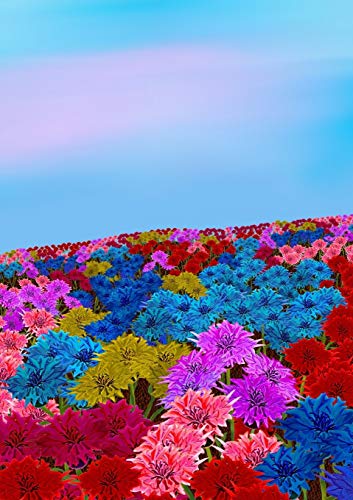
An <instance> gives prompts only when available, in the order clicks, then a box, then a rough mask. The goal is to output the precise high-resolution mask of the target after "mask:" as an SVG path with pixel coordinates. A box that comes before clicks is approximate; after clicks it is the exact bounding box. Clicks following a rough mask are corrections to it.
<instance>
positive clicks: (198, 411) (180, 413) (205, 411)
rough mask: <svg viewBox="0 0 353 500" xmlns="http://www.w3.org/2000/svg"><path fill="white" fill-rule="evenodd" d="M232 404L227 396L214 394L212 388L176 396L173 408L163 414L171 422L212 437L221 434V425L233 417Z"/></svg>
mask: <svg viewBox="0 0 353 500" xmlns="http://www.w3.org/2000/svg"><path fill="white" fill-rule="evenodd" d="M231 411H232V405H231V403H230V402H229V400H228V397H226V396H214V395H213V394H212V393H211V390H204V391H197V392H195V391H193V390H192V389H189V390H188V391H187V392H186V394H185V395H184V396H180V397H177V398H175V400H174V402H173V403H172V405H171V408H170V409H169V410H168V411H167V412H166V413H164V414H163V416H162V418H165V419H168V423H169V424H177V425H182V426H186V427H192V428H193V429H199V430H200V431H202V433H203V434H207V433H210V436H211V437H214V436H220V435H222V432H221V430H220V427H225V426H226V425H227V420H228V419H230V418H231Z"/></svg>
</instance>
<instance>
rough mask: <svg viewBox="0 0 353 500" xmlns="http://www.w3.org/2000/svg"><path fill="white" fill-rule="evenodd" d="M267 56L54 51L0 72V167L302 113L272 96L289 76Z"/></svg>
mask: <svg viewBox="0 0 353 500" xmlns="http://www.w3.org/2000/svg"><path fill="white" fill-rule="evenodd" d="M291 73H293V72H291V71H290V70H289V71H287V72H285V73H284V72H283V69H281V65H280V64H278V63H276V62H273V61H272V62H271V61H267V62H266V61H264V60H263V59H262V58H261V57H254V56H252V57H249V55H248V54H242V53H239V52H236V51H234V50H231V49H225V48H209V47H167V48H163V49H157V48H156V49H149V50H138V51H137V50H136V51H125V52H116V53H109V54H103V55H102V54H97V55H90V56H72V57H65V58H63V57H60V58H53V59H50V60H45V59H41V60H36V61H32V62H27V63H22V65H21V66H19V67H7V68H6V67H5V68H2V69H0V109H1V112H0V128H1V133H0V165H1V164H3V165H4V166H2V167H1V169H2V170H4V169H6V168H13V165H15V164H16V163H17V162H20V161H22V160H24V159H27V158H31V159H36V158H41V157H43V155H47V154H48V153H49V154H54V155H55V154H59V153H60V152H63V151H67V150H70V149H76V150H77V149H80V148H84V147H85V146H87V145H91V144H92V143H98V144H99V143H101V142H104V141H107V140H109V141H111V140H114V139H116V140H117V141H118V140H121V139H124V138H126V137H132V136H135V135H136V136H137V137H138V134H141V133H145V132H146V131H149V132H151V131H154V130H155V131H158V130H163V129H165V128H166V127H173V126H174V125H178V126H180V125H185V126H189V125H193V124H195V125H198V124H199V125H200V124H201V125H202V124H203V123H211V124H215V125H216V126H217V123H219V124H224V123H232V124H233V125H234V124H235V125H239V126H243V125H247V124H253V123H258V122H260V121H261V120H268V121H269V122H271V121H272V122H276V123H277V122H278V123H279V122H281V121H283V120H286V121H287V120H295V119H303V118H305V117H306V116H307V115H308V113H309V114H310V105H308V104H309V103H306V102H305V100H304V101H301V102H297V101H296V100H294V101H293V102H292V103H291V101H290V99H289V100H288V96H287V99H283V97H282V98H281V96H280V97H278V90H279V89H281V87H282V86H283V83H284V82H288V81H289V80H290V78H291Z"/></svg>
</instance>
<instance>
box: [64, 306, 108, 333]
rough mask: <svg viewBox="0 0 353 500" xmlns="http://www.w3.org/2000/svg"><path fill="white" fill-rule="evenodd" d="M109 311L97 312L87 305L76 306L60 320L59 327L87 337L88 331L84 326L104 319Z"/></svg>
mask: <svg viewBox="0 0 353 500" xmlns="http://www.w3.org/2000/svg"><path fill="white" fill-rule="evenodd" d="M107 314H109V313H107V312H102V313H98V314H95V313H94V312H93V311H92V309H89V308H87V307H83V306H80V307H74V308H73V309H71V310H70V311H69V312H68V313H67V314H65V315H64V317H63V318H62V319H61V320H60V321H59V329H61V330H63V331H64V332H67V333H68V334H69V335H79V336H80V337H85V336H86V332H85V330H84V327H85V326H87V325H89V324H91V323H93V322H94V321H98V320H100V319H103V318H104V316H106V315H107Z"/></svg>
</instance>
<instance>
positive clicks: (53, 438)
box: [39, 408, 105, 468]
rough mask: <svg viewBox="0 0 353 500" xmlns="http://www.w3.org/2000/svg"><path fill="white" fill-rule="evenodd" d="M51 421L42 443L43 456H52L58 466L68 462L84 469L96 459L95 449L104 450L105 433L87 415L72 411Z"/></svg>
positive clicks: (42, 434) (69, 409)
mask: <svg viewBox="0 0 353 500" xmlns="http://www.w3.org/2000/svg"><path fill="white" fill-rule="evenodd" d="M49 422H50V425H47V426H45V427H43V430H42V433H41V436H40V439H39V444H40V446H41V448H42V450H43V452H42V453H43V456H46V457H52V458H53V459H54V460H55V465H56V466H62V465H64V464H65V463H67V464H68V465H69V466H70V467H72V468H80V467H83V466H85V465H86V464H87V463H88V461H89V460H90V459H95V458H96V455H95V453H94V450H100V448H101V446H100V445H101V440H102V438H104V435H105V432H104V429H102V428H101V427H99V426H96V425H95V421H94V420H93V419H92V417H91V416H90V415H89V414H88V413H87V412H85V411H83V412H81V411H74V410H73V409H72V408H68V409H67V410H66V411H65V413H63V414H62V415H55V416H54V417H52V418H50V419H49Z"/></svg>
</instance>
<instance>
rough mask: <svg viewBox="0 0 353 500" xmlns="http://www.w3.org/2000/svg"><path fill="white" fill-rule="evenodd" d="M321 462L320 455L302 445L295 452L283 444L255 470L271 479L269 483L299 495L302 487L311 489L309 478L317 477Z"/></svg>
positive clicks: (286, 491) (283, 490) (264, 477)
mask: <svg viewBox="0 0 353 500" xmlns="http://www.w3.org/2000/svg"><path fill="white" fill-rule="evenodd" d="M321 463H322V460H321V458H320V457H318V456H317V455H316V454H315V453H310V452H307V451H306V450H305V449H303V448H302V447H300V446H299V447H298V448H297V449H296V450H295V451H294V452H293V451H292V449H291V448H286V447H285V446H281V447H280V449H279V450H278V451H277V452H276V453H269V454H268V455H267V456H266V457H265V458H264V460H263V462H262V463H261V464H259V465H258V466H257V467H255V470H258V471H260V472H262V473H263V475H262V476H261V477H260V479H264V480H266V479H269V480H270V481H269V484H270V485H273V484H276V485H277V486H278V488H279V490H280V491H281V492H282V493H288V494H289V495H290V496H292V495H296V496H299V495H300V493H301V489H302V488H304V489H306V490H308V489H309V485H308V483H307V480H311V479H315V473H318V472H319V471H320V465H321Z"/></svg>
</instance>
